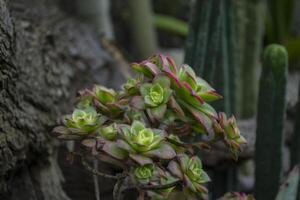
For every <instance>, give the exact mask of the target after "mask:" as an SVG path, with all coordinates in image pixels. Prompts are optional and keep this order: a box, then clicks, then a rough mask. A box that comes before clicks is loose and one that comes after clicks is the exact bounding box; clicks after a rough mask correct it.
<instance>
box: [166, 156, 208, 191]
mask: <svg viewBox="0 0 300 200" xmlns="http://www.w3.org/2000/svg"><path fill="white" fill-rule="evenodd" d="M168 169H169V170H170V172H171V173H172V174H173V175H174V176H175V177H177V178H179V179H181V180H183V182H184V185H185V187H187V188H188V189H189V190H190V191H192V192H193V193H199V194H201V193H207V189H206V188H205V187H204V186H203V184H205V183H207V182H209V181H210V178H209V176H208V175H207V174H206V172H205V171H204V170H203V168H202V163H201V160H200V159H199V158H198V157H197V156H193V157H191V158H189V156H188V155H186V154H179V155H177V161H174V160H173V161H171V162H170V163H169V165H168Z"/></svg>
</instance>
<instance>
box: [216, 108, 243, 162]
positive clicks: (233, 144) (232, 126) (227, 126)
mask: <svg viewBox="0 0 300 200" xmlns="http://www.w3.org/2000/svg"><path fill="white" fill-rule="evenodd" d="M213 128H214V130H215V133H216V134H218V135H219V136H220V137H222V138H223V142H224V143H225V144H226V145H227V146H228V147H229V149H230V151H231V152H232V153H233V157H234V158H235V159H237V153H238V152H239V151H240V150H241V145H243V144H246V143H247V141H246V139H245V138H244V137H243V136H242V135H241V133H240V130H239V128H238V126H237V123H236V119H235V117H234V116H232V117H230V118H229V119H227V116H226V114H225V113H219V122H218V123H214V125H213Z"/></svg>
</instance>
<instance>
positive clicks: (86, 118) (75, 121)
mask: <svg viewBox="0 0 300 200" xmlns="http://www.w3.org/2000/svg"><path fill="white" fill-rule="evenodd" d="M105 119H106V118H105V117H104V116H100V115H99V114H98V113H97V112H96V110H95V109H94V108H93V107H88V108H86V109H82V110H81V109H75V110H74V111H73V114H72V115H71V116H66V118H65V125H66V126H67V127H68V128H69V130H71V131H72V132H73V133H77V134H83V135H84V134H88V133H91V132H94V131H96V130H97V129H98V128H99V126H101V125H102V124H103V122H104V121H105Z"/></svg>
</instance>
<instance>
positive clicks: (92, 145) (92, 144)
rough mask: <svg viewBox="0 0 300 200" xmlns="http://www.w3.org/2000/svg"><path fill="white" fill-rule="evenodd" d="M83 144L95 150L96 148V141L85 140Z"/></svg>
mask: <svg viewBox="0 0 300 200" xmlns="http://www.w3.org/2000/svg"><path fill="white" fill-rule="evenodd" d="M81 144H82V145H83V146H85V147H88V148H93V147H94V146H96V140H95V139H85V140H82V142H81Z"/></svg>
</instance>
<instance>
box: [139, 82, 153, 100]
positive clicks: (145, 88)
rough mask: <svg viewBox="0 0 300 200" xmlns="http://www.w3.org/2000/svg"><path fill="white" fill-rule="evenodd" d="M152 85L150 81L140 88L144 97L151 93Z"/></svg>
mask: <svg viewBox="0 0 300 200" xmlns="http://www.w3.org/2000/svg"><path fill="white" fill-rule="evenodd" d="M151 87H152V85H151V84H150V83H144V84H143V85H142V86H141V88H140V92H141V95H142V96H143V97H145V96H147V95H149V93H150V88H151Z"/></svg>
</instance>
